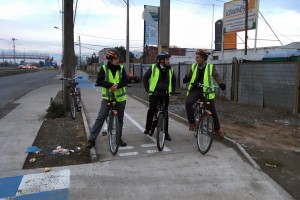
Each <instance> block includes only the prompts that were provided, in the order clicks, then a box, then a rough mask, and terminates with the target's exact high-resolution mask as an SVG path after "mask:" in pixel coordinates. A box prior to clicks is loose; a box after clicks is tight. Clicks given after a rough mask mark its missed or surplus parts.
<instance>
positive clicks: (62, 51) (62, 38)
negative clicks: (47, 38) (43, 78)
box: [53, 26, 64, 63]
mask: <svg viewBox="0 0 300 200" xmlns="http://www.w3.org/2000/svg"><path fill="white" fill-rule="evenodd" d="M53 28H55V29H58V30H61V63H62V62H63V55H64V31H63V29H61V28H59V27H57V26H54V27H53Z"/></svg>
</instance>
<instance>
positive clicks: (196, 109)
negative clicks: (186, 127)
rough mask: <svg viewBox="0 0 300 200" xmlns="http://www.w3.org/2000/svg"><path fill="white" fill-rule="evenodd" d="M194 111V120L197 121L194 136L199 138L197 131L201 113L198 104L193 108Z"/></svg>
mask: <svg viewBox="0 0 300 200" xmlns="http://www.w3.org/2000/svg"><path fill="white" fill-rule="evenodd" d="M193 110H194V119H195V127H196V129H195V131H194V136H195V137H197V129H198V126H199V124H200V123H199V122H200V112H198V103H196V104H195V105H194V107H193Z"/></svg>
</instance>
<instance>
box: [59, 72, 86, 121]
mask: <svg viewBox="0 0 300 200" xmlns="http://www.w3.org/2000/svg"><path fill="white" fill-rule="evenodd" d="M78 78H82V77H74V78H61V79H60V80H67V81H68V83H69V85H68V86H67V89H68V92H69V94H70V97H69V102H70V103H69V106H70V111H71V117H72V119H75V118H76V112H80V111H81V105H80V102H81V95H80V88H79V87H77V85H78V84H79V83H78V82H76V79H78Z"/></svg>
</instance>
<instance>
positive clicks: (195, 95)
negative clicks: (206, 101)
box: [185, 89, 220, 130]
mask: <svg viewBox="0 0 300 200" xmlns="http://www.w3.org/2000/svg"><path fill="white" fill-rule="evenodd" d="M201 93H202V91H200V90H197V89H196V90H192V91H191V92H190V93H189V95H188V96H187V98H186V100H185V110H186V115H187V118H188V121H189V123H190V124H195V118H194V111H193V105H194V104H195V103H196V102H197V100H198V99H199V98H201V96H202V94H201ZM210 111H211V113H212V118H213V120H214V127H215V130H218V129H220V123H219V119H218V114H217V111H216V107H215V102H214V101H213V100H210Z"/></svg>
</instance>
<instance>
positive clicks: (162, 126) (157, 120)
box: [149, 92, 180, 151]
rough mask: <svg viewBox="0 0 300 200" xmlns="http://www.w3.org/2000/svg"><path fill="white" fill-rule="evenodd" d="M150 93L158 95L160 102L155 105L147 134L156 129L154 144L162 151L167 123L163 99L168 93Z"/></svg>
mask: <svg viewBox="0 0 300 200" xmlns="http://www.w3.org/2000/svg"><path fill="white" fill-rule="evenodd" d="M177 94H180V93H173V94H172V95H177ZM152 95H158V96H159V99H162V101H161V102H159V104H158V105H157V109H156V112H155V114H154V117H153V122H152V126H151V130H150V133H149V136H152V135H153V133H154V132H155V129H156V145H157V149H158V150H159V151H162V150H163V148H164V145H165V141H166V128H167V124H168V121H167V120H168V110H167V109H165V99H166V96H167V95H169V94H168V93H159V92H154V93H153V94H152Z"/></svg>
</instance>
